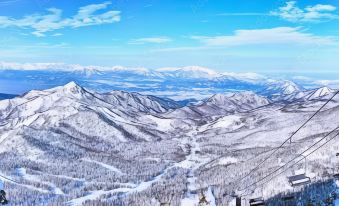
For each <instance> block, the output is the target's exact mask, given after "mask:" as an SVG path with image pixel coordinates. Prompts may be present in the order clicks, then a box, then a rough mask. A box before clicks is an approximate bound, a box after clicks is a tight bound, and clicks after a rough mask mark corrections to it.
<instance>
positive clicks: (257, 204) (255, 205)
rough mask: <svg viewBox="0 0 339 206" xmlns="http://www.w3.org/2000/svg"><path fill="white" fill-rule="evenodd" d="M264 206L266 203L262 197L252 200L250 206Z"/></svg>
mask: <svg viewBox="0 0 339 206" xmlns="http://www.w3.org/2000/svg"><path fill="white" fill-rule="evenodd" d="M264 205H265V201H264V198H262V197H258V198H254V199H250V206H264Z"/></svg>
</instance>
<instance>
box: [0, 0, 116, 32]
mask: <svg viewBox="0 0 339 206" xmlns="http://www.w3.org/2000/svg"><path fill="white" fill-rule="evenodd" d="M110 4H111V3H110V2H104V3H102V4H91V5H87V6H84V7H80V8H79V10H78V12H77V14H76V15H74V16H72V17H70V18H63V17H62V10H60V9H57V8H49V9H47V12H48V13H47V14H32V15H28V16H24V17H23V18H21V19H14V18H10V17H7V16H0V27H2V28H6V27H19V28H23V29H27V28H29V29H32V30H33V32H32V34H34V35H36V36H38V37H41V36H45V33H46V32H50V31H55V30H58V29H62V28H78V27H84V26H91V25H101V24H109V23H114V22H119V21H120V11H111V10H110V11H106V12H103V13H98V12H99V11H101V10H103V9H107V7H108V6H109V5H110Z"/></svg>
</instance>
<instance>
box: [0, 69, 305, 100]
mask: <svg viewBox="0 0 339 206" xmlns="http://www.w3.org/2000/svg"><path fill="white" fill-rule="evenodd" d="M6 68H9V69H6ZM20 69H21V70H20ZM70 81H75V82H77V83H78V84H79V85H81V86H83V87H86V88H89V89H92V90H95V91H98V92H110V91H112V90H122V91H129V92H139V93H142V94H149V95H155V96H159V97H167V98H171V99H174V100H185V99H196V100H201V99H205V98H209V97H210V96H212V95H213V94H217V93H225V92H233V91H253V92H256V93H260V94H262V95H264V96H268V97H272V96H274V95H281V94H292V93H295V92H298V91H300V90H303V88H302V86H300V85H296V84H295V83H294V82H291V81H288V80H279V79H272V78H268V77H265V76H262V75H258V74H255V73H239V74H236V73H218V72H216V71H213V70H211V69H208V68H204V67H197V66H191V67H182V68H161V69H156V70H150V69H146V68H124V67H110V68H105V67H82V66H79V65H63V64H61V65H60V64H46V65H41V64H37V65H26V66H25V65H6V64H4V63H3V64H1V63H0V83H2V84H3V85H6V86H5V87H4V88H2V90H1V91H0V92H3V93H9V94H22V93H24V92H27V91H29V90H33V89H37V90H40V89H48V88H52V87H56V86H61V85H65V84H67V83H68V82H70Z"/></svg>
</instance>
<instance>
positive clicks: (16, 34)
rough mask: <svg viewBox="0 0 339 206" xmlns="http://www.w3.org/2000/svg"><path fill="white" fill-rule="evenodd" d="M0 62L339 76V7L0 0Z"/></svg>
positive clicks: (204, 0)
mask: <svg viewBox="0 0 339 206" xmlns="http://www.w3.org/2000/svg"><path fill="white" fill-rule="evenodd" d="M0 34H1V35H0V61H3V62H16V63H27V62H31V63H37V62H63V63H70V64H82V65H99V66H113V65H122V66H126V67H147V68H160V67H179V66H188V65H198V66H205V67H209V68H212V69H215V70H218V71H232V72H259V73H276V72H279V73H301V74H303V73H324V72H329V73H338V71H339V61H337V58H338V57H337V56H338V54H339V1H329V0H327V1H316V0H312V1H309V0H303V1H281V0H278V1H277V0H251V1H249V0H237V1H235V0H225V1H212V0H196V1H191V0H185V1H182V0H172V1H169V0H168V1H167V0H161V1H160V0H149V1H145V0H140V1H132V0H117V1H87V0H81V1H80V0H0Z"/></svg>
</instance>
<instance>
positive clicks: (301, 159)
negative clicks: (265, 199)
mask: <svg viewBox="0 0 339 206" xmlns="http://www.w3.org/2000/svg"><path fill="white" fill-rule="evenodd" d="M337 136H339V133H338V134H336V135H335V136H333V137H332V138H331V139H329V140H328V141H326V142H325V143H323V144H322V145H321V146H319V147H318V148H316V149H315V150H313V151H312V152H310V153H309V154H308V155H306V157H308V156H310V155H311V154H313V153H314V152H316V151H317V150H319V149H320V148H321V147H323V146H324V145H325V144H327V143H328V142H330V141H331V140H333V139H334V138H336V137H337ZM301 161H303V159H300V160H298V161H297V162H295V163H294V164H292V165H291V166H289V167H287V168H286V169H285V170H283V171H282V172H280V173H278V174H277V175H275V176H273V177H272V178H271V179H269V180H266V181H265V182H264V183H262V184H261V186H263V185H265V184H266V183H268V182H270V181H271V180H272V179H274V178H276V177H277V176H279V175H281V174H283V173H284V172H286V171H287V170H288V169H289V168H291V167H292V166H294V165H296V164H298V163H300V162H301Z"/></svg>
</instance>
